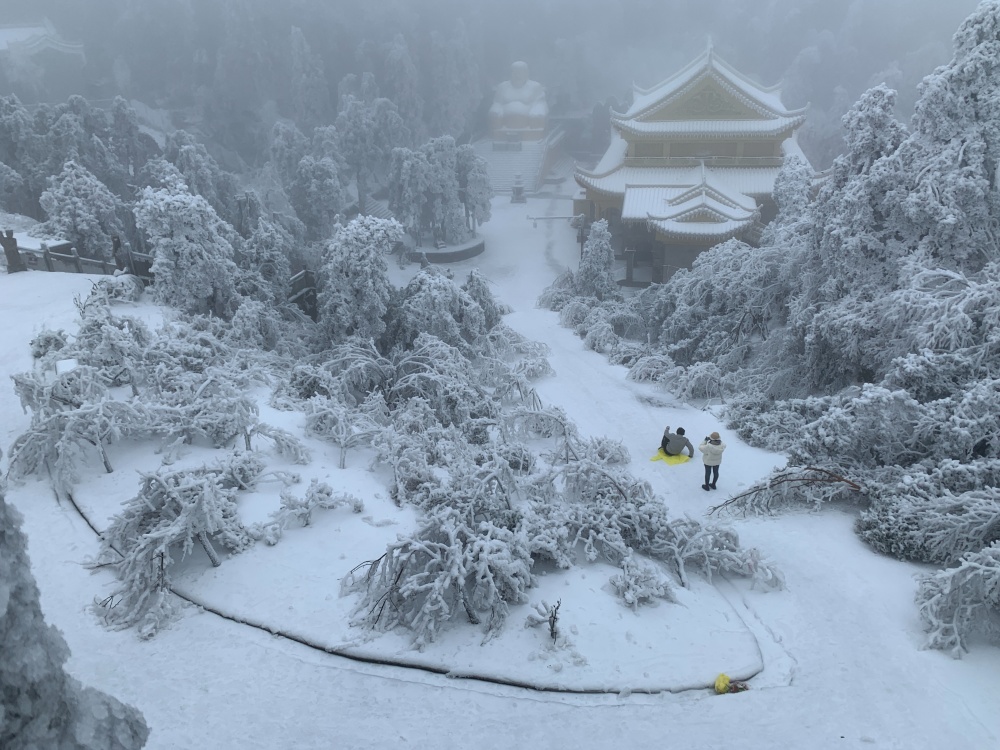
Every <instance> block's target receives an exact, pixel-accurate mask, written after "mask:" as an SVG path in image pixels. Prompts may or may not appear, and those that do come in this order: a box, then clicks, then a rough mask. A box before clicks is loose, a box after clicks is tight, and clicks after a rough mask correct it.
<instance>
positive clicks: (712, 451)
mask: <svg viewBox="0 0 1000 750" xmlns="http://www.w3.org/2000/svg"><path fill="white" fill-rule="evenodd" d="M725 449H726V444H725V443H723V442H722V438H721V437H719V433H717V432H713V433H712V434H711V435H709V436H708V437H707V438H705V439H704V440H702V441H701V445H699V446H698V450H700V451H701V460H702V461H704V462H705V484H703V485H702V486H701V488H702V489H703V490H714V489H715V483H716V482H718V481H719V464H721V463H722V451H724V450H725Z"/></svg>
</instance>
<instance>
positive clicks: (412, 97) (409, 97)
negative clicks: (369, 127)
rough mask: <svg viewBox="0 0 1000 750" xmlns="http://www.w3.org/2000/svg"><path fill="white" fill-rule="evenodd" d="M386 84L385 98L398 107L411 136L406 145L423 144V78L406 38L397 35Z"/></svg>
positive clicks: (390, 52) (384, 78)
mask: <svg viewBox="0 0 1000 750" xmlns="http://www.w3.org/2000/svg"><path fill="white" fill-rule="evenodd" d="M382 81H383V85H382V88H383V92H384V94H385V98H386V99H389V100H390V101H391V102H392V103H393V104H395V105H396V110H397V111H398V112H399V116H400V117H401V118H402V119H403V124H405V125H406V127H407V130H409V132H410V140H409V142H408V143H407V144H406V145H409V146H412V145H414V144H417V143H423V139H424V136H425V134H426V129H425V127H424V123H423V119H424V99H423V95H422V94H421V91H420V77H419V75H418V74H417V67H416V65H414V63H413V59H412V57H411V56H410V50H409V47H408V45H407V44H406V39H405V38H404V37H403V35H402V34H396V36H395V37H393V40H392V42H391V43H390V44H389V46H388V51H387V52H386V56H385V65H384V72H383V75H382Z"/></svg>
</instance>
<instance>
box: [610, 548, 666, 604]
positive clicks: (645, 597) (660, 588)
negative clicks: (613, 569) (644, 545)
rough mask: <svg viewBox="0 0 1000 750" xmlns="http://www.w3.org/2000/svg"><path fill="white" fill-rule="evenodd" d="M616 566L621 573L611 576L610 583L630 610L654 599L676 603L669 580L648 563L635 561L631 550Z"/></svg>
mask: <svg viewBox="0 0 1000 750" xmlns="http://www.w3.org/2000/svg"><path fill="white" fill-rule="evenodd" d="M618 565H619V567H620V568H621V572H620V573H616V574H615V575H613V576H611V580H610V583H611V585H612V586H613V587H614V589H615V591H616V592H618V595H619V596H620V597H621V598H622V600H623V601H624V602H625V604H626V605H627V606H629V607H630V608H632V609H637V608H638V607H639V606H640V605H642V604H649V603H651V602H652V601H653V600H654V599H665V600H666V601H669V602H675V601H677V599H676V598H675V597H674V593H673V589H672V587H671V585H670V580H669V579H668V578H667V577H666V576H665V575H663V573H662V572H660V571H659V570H658V569H657V568H656V567H654V566H653V565H651V564H650V563H648V562H646V561H644V560H638V559H636V557H635V555H634V554H632V551H631V550H629V553H628V554H627V555H626V556H625V557H623V558H622V560H621V562H620V563H618Z"/></svg>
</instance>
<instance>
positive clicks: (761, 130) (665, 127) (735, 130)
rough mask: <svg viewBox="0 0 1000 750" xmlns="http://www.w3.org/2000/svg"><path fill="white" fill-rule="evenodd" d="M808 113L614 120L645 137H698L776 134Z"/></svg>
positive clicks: (791, 127)
mask: <svg viewBox="0 0 1000 750" xmlns="http://www.w3.org/2000/svg"><path fill="white" fill-rule="evenodd" d="M805 119H806V117H805V115H795V116H791V117H772V118H770V119H767V120H658V121H654V122H642V121H640V120H632V119H619V118H615V117H612V120H611V122H612V123H613V124H614V126H615V127H616V128H617V129H618V130H619V131H621V132H623V133H625V134H627V135H631V136H635V137H638V138H643V137H663V136H674V137H697V138H704V137H706V136H707V137H709V138H721V137H726V136H729V137H736V136H741V135H760V136H775V135H780V134H781V133H783V132H786V131H789V130H794V129H795V128H797V127H798V126H799V125H801V124H802V123H803V122H805Z"/></svg>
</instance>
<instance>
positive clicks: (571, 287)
mask: <svg viewBox="0 0 1000 750" xmlns="http://www.w3.org/2000/svg"><path fill="white" fill-rule="evenodd" d="M575 297H576V281H575V279H574V276H573V272H572V271H566V272H565V273H563V274H561V275H560V276H558V277H556V280H555V281H553V282H552V283H551V284H550V285H549V286H547V287H546V288H545V290H544V291H543V292H542V293H541V295H540V296H539V297H538V306H539V307H542V308H545V309H546V310H554V311H556V312H559V311H561V310H562V309H563V307H565V306H566V305H567V304H568V303H569V302H571V301H572V300H573V299H574V298H575Z"/></svg>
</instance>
